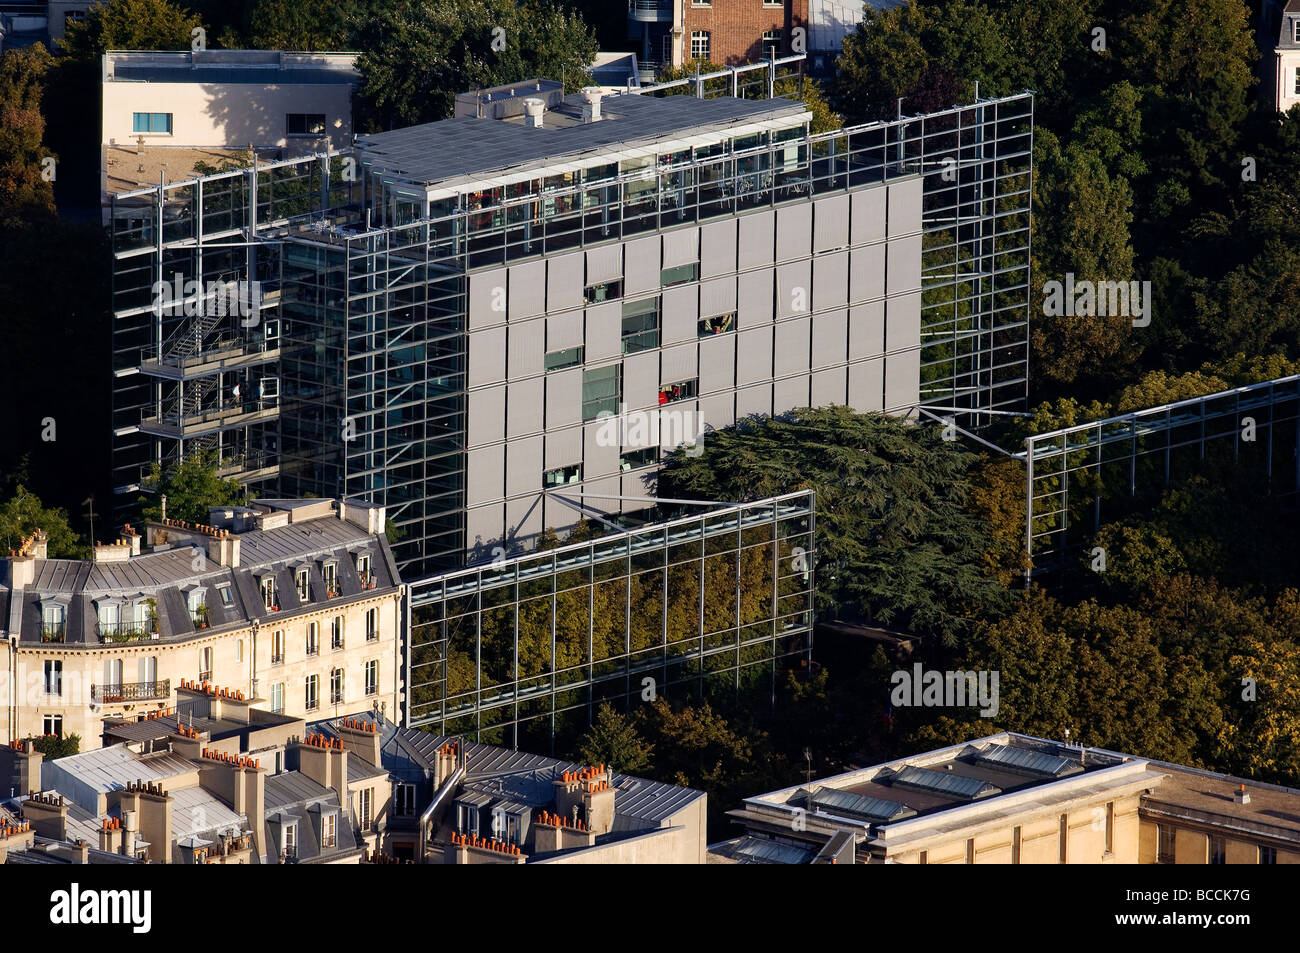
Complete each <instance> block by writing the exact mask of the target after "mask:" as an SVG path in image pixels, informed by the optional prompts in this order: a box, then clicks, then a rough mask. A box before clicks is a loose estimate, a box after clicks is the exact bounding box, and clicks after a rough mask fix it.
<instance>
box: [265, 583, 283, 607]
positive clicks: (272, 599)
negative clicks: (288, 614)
mask: <svg viewBox="0 0 1300 953" xmlns="http://www.w3.org/2000/svg"><path fill="white" fill-rule="evenodd" d="M262 604H263V605H265V606H266V607H267V608H268V609H271V610H276V609H279V608H280V602H279V600H278V599H277V598H276V592H275V577H274V576H263V577H262Z"/></svg>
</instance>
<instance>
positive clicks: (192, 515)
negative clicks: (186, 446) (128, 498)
mask: <svg viewBox="0 0 1300 953" xmlns="http://www.w3.org/2000/svg"><path fill="white" fill-rule="evenodd" d="M144 483H145V487H146V488H147V489H148V490H149V492H150V494H151V495H150V496H147V497H146V496H141V497H140V499H139V502H140V505H141V508H142V509H141V513H142V515H143V516H144V518H145V519H147V520H157V519H160V518H161V517H162V497H163V496H166V497H167V518H168V519H177V520H185V521H186V522H191V523H205V522H207V519H208V507H210V506H229V505H231V504H236V503H241V502H243V499H244V488H243V487H242V486H240V484H239V481H238V480H227V479H223V478H222V477H220V476H218V475H217V468H216V465H215V464H213V462H212V461H211V459H210V458H209V457H208V456H206V455H204V454H201V453H195V454H191V455H190V456H187V457H186V458H185V459H184V460H182V461H181V462H180V463H178V464H176V465H175V466H173V467H169V468H168V469H166V470H164V469H163V468H162V467H160V466H158V464H156V463H155V464H154V465H153V468H152V470H151V471H150V474H149V476H148V477H146V478H145V481H144Z"/></svg>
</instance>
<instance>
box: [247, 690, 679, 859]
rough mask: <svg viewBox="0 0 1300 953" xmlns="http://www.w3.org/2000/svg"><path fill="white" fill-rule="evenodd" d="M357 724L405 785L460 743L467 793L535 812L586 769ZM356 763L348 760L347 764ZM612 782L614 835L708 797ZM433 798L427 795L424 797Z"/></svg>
mask: <svg viewBox="0 0 1300 953" xmlns="http://www.w3.org/2000/svg"><path fill="white" fill-rule="evenodd" d="M358 720H361V721H370V722H377V723H378V724H379V732H380V738H381V746H380V759H381V761H382V763H383V765H384V767H385V768H386V769H388V772H389V774H391V775H392V776H393V777H394V778H395V779H397V780H399V781H404V782H406V783H416V784H422V783H423V782H424V781H425V778H426V772H428V773H432V771H433V766H434V761H435V758H436V757H437V752H438V749H439V748H441V747H442V746H443V745H444V744H446V743H447V742H448V741H459V742H460V743H461V744H462V746H463V748H464V751H465V766H466V771H465V780H464V782H463V788H462V789H463V791H464V792H466V793H469V794H471V795H486V796H487V797H488V798H489V800H490V802H493V803H495V802H502V801H505V802H518V803H521V804H527V805H529V806H531V807H533V808H539V807H546V806H548V805H550V804H552V803H553V802H554V799H555V794H554V789H553V787H552V782H553V781H554V780H556V779H557V778H559V777H560V775H562V774H563V773H564V772H565V771H579V770H581V769H582V768H583V767H585V765H581V764H577V763H575V762H571V761H560V760H557V759H555V758H549V757H546V756H545V755H540V754H532V753H530V752H527V751H518V750H512V749H509V748H501V747H497V746H496V745H485V744H478V743H476V742H466V741H463V740H462V739H460V738H455V737H453V736H450V735H439V734H434V733H433V732H428V731H421V730H419V729H418V728H399V727H398V726H396V725H394V724H393V723H392V722H390V721H387V720H380V719H377V718H376V717H375V716H374V715H364V716H360V717H359V719H358ZM309 727H310V729H311V730H312V731H319V732H320V733H322V734H325V735H329V736H332V737H338V732H337V731H335V729H334V725H333V723H332V722H329V721H322V722H316V723H314V724H313V725H310V726H309ZM353 760H354V759H353V758H348V762H349V763H351V762H352V761H353ZM611 782H612V783H613V785H614V787H615V789H616V791H615V795H614V826H613V829H612V831H611V833H612V834H615V835H620V836H621V835H627V834H632V833H637V832H643V831H648V830H654V829H656V828H658V827H661V826H662V825H663V824H664V822H665V821H667V820H668V819H669V818H671V817H672V816H673V815H675V814H676V813H677V812H679V811H681V810H682V809H683V808H685V807H686V806H688V805H689V804H691V803H692V802H694V801H696V800H697V799H699V798H702V797H704V792H702V791H696V790H694V789H693V788H684V787H679V786H678V785H675V784H663V783H661V782H659V781H648V780H646V779H644V778H635V777H631V776H630V775H625V774H613V775H612V777H611ZM430 794H431V792H428V791H427V790H426V795H430ZM268 798H269V795H268ZM425 803H427V801H426V802H425ZM421 807H423V804H422V805H421ZM268 810H269V803H268Z"/></svg>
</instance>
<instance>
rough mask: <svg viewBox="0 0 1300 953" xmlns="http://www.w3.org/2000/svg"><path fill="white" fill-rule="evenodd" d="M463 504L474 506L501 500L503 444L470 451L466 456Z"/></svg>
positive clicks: (503, 462) (504, 457)
mask: <svg viewBox="0 0 1300 953" xmlns="http://www.w3.org/2000/svg"><path fill="white" fill-rule="evenodd" d="M466 457H467V460H466V473H465V483H466V488H465V503H466V505H467V506H474V505H476V504H478V503H487V502H489V501H490V500H499V499H501V496H502V493H503V491H504V489H505V469H506V453H505V445H504V444H499V443H498V444H493V445H492V446H489V447H479V448H477V449H474V450H470V451H469V453H468V454H467V455H466Z"/></svg>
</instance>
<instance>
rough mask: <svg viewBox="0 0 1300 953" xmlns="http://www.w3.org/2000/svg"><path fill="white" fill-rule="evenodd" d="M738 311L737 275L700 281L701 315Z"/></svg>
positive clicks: (709, 316)
mask: <svg viewBox="0 0 1300 953" xmlns="http://www.w3.org/2000/svg"><path fill="white" fill-rule="evenodd" d="M735 312H736V276H735V275H728V276H726V277H725V278H715V279H713V280H712V281H702V282H700V317H702V318H711V317H714V316H716V315H719V314H734V313H735Z"/></svg>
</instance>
